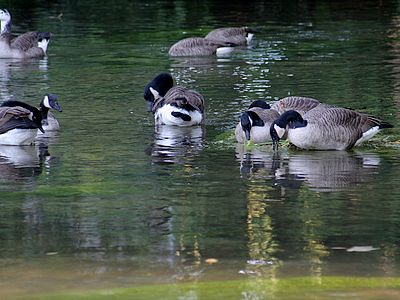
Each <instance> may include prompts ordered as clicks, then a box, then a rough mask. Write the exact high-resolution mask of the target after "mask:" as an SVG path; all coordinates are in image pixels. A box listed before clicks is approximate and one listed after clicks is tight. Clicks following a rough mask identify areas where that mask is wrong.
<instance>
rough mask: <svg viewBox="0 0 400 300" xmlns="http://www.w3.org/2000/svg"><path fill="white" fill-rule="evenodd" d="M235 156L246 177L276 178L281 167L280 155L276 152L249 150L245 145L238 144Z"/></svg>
mask: <svg viewBox="0 0 400 300" xmlns="http://www.w3.org/2000/svg"><path fill="white" fill-rule="evenodd" d="M235 154H236V159H237V160H238V162H239V163H240V174H241V175H242V176H244V177H249V176H255V177H260V178H275V173H276V172H277V171H278V170H279V169H280V167H281V160H280V153H279V152H276V151H271V152H268V151H262V150H260V149H249V148H248V147H246V146H245V145H244V144H237V146H236V149H235Z"/></svg>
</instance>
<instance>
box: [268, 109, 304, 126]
mask: <svg viewBox="0 0 400 300" xmlns="http://www.w3.org/2000/svg"><path fill="white" fill-rule="evenodd" d="M275 124H276V125H278V126H279V127H281V128H285V127H286V126H287V125H289V126H290V125H291V124H298V125H302V126H306V125H307V121H306V120H304V119H303V117H302V116H301V115H300V114H299V113H298V112H297V111H295V110H288V111H286V112H284V113H283V114H282V115H281V116H280V117H279V118H278V119H277V120H276V121H275ZM297 127H300V126H297Z"/></svg>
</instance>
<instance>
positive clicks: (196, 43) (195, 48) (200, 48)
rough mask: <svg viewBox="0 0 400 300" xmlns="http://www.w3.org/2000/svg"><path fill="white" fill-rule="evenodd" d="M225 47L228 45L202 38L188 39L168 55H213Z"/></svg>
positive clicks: (171, 49)
mask: <svg viewBox="0 0 400 300" xmlns="http://www.w3.org/2000/svg"><path fill="white" fill-rule="evenodd" d="M224 46H228V45H226V44H224V43H218V42H215V41H210V40H207V39H205V38H200V37H196V38H186V39H183V40H180V41H178V42H177V43H175V44H174V45H172V47H171V48H170V49H169V52H168V53H169V55H172V56H188V55H212V54H215V53H216V51H217V49H218V48H219V47H224Z"/></svg>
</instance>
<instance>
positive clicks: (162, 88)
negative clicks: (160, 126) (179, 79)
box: [143, 73, 174, 111]
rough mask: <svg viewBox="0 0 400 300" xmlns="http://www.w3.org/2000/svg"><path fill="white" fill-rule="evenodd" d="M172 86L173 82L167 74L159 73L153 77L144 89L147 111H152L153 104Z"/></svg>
mask: <svg viewBox="0 0 400 300" xmlns="http://www.w3.org/2000/svg"><path fill="white" fill-rule="evenodd" d="M173 86H174V80H173V79H172V76H171V74H169V73H160V74H158V75H157V76H156V77H154V78H153V79H152V80H151V81H150V82H149V83H148V84H147V85H146V86H145V88H144V95H143V96H144V100H146V101H147V111H152V107H153V102H154V100H156V99H157V98H159V97H164V96H165V94H166V93H167V92H168V91H169V90H170V89H171V88H172V87H173Z"/></svg>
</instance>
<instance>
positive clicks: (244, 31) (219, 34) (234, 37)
mask: <svg viewBox="0 0 400 300" xmlns="http://www.w3.org/2000/svg"><path fill="white" fill-rule="evenodd" d="M254 32H255V31H254V30H252V29H250V28H248V27H225V28H217V29H214V30H212V31H210V32H209V33H208V34H207V35H206V39H208V40H210V41H215V42H220V43H229V44H234V45H237V46H241V45H248V44H250V42H251V40H252V39H253V36H254Z"/></svg>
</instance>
